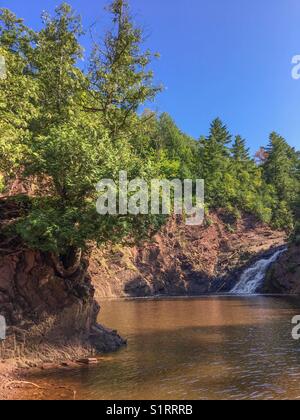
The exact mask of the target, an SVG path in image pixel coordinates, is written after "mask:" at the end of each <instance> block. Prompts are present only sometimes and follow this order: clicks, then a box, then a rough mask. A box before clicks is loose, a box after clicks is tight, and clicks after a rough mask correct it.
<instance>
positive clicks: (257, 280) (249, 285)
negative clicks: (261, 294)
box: [230, 248, 286, 295]
mask: <svg viewBox="0 0 300 420" xmlns="http://www.w3.org/2000/svg"><path fill="white" fill-rule="evenodd" d="M285 251H286V248H285V249H281V250H279V251H276V252H275V253H274V254H273V255H272V256H271V257H269V258H267V259H262V260H259V261H257V263H255V264H254V265H253V266H252V267H250V268H248V269H247V270H246V271H245V272H244V273H243V274H242V276H241V279H240V281H239V282H238V284H237V285H236V286H235V287H234V288H233V289H232V290H231V292H230V293H232V294H234V295H251V294H255V292H256V291H257V289H258V288H259V287H260V286H261V285H262V283H263V281H264V279H265V276H266V273H267V270H268V268H269V267H270V265H271V264H273V263H274V262H276V261H277V260H278V258H279V257H280V255H281V254H283V253H284V252H285Z"/></svg>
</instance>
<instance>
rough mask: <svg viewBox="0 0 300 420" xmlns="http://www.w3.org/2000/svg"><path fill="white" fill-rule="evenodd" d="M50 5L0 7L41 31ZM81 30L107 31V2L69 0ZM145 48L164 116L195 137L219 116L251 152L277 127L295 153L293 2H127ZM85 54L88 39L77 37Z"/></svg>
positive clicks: (297, 37) (8, 0)
mask: <svg viewBox="0 0 300 420" xmlns="http://www.w3.org/2000/svg"><path fill="white" fill-rule="evenodd" d="M58 3H59V2H58V1H53V0H40V1H36V0H27V1H26V2H25V1H24V0H1V7H7V8H9V9H11V10H13V11H14V12H15V13H16V14H17V15H19V16H20V17H23V18H25V21H26V23H27V24H28V25H31V26H33V27H35V28H38V27H39V26H40V20H39V16H40V12H41V10H50V11H51V10H53V8H54V6H55V5H57V4H58ZM69 3H70V4H71V5H73V6H74V8H76V9H77V11H78V12H79V13H80V14H82V16H83V21H84V25H85V27H89V25H91V24H93V23H95V22H97V24H98V28H99V33H100V32H101V29H102V28H103V29H105V28H107V20H106V18H105V17H104V16H105V13H104V12H103V7H104V6H105V5H106V4H107V0H84V1H83V0H69ZM130 3H131V6H132V10H133V13H134V16H135V19H136V21H138V22H139V23H140V24H142V26H143V27H144V28H145V31H146V34H147V40H146V46H147V47H150V48H151V49H152V50H154V51H158V52H160V54H161V58H160V59H159V60H158V61H157V62H155V64H154V65H153V68H154V71H155V75H156V80H157V81H158V82H162V83H163V84H164V86H165V91H164V93H162V94H161V95H159V97H158V98H157V100H156V102H155V104H154V105H153V108H154V109H156V110H157V111H159V112H163V111H166V112H169V113H170V114H171V115H172V117H173V118H174V119H175V121H176V122H177V124H178V125H179V126H180V128H181V129H182V130H184V131H185V132H187V133H188V134H191V135H193V136H194V137H197V138H198V137H199V136H200V135H201V134H206V133H207V132H208V128H209V123H210V121H211V120H212V119H213V118H215V117H216V116H220V117H221V118H222V119H223V120H224V122H225V123H226V124H227V125H228V126H229V127H230V130H231V131H232V132H233V134H237V133H240V134H241V135H242V136H244V137H245V138H247V140H248V143H249V145H250V146H251V149H252V151H253V152H254V151H255V150H256V149H257V148H258V147H259V146H261V145H265V144H266V143H267V141H268V135H269V133H270V132H271V131H273V130H275V131H278V132H279V133H281V134H282V135H283V136H285V137H286V138H287V140H288V141H289V143H290V144H292V145H293V146H295V147H296V148H298V149H300V118H299V116H300V80H298V81H296V80H293V79H292V77H291V70H292V64H291V60H292V57H293V56H294V55H297V54H300V1H299V0H226V1H225V0H131V2H130ZM83 44H84V46H85V47H86V49H87V50H88V49H89V45H90V41H89V39H88V37H86V38H85V39H84V40H83Z"/></svg>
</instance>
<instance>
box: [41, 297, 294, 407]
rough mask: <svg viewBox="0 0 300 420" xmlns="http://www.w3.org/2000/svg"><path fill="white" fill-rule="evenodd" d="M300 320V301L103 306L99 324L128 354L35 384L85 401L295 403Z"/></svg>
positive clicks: (140, 302)
mask: <svg viewBox="0 0 300 420" xmlns="http://www.w3.org/2000/svg"><path fill="white" fill-rule="evenodd" d="M297 314H300V300H299V299H296V298H285V297H262V296H253V297H247V298H243V297H210V298H199V299H190V298H188V299H163V300H146V299H145V300H144V299H141V300H113V301H104V302H102V311H101V318H100V320H101V322H102V323H103V324H104V325H107V326H109V327H111V328H115V329H117V330H118V331H119V332H120V334H121V335H123V336H124V337H126V338H127V339H128V346H127V348H124V349H122V350H121V351H119V352H117V353H115V354H112V355H109V356H107V357H105V359H104V360H103V361H102V362H101V363H100V364H99V365H97V366H94V367H87V368H80V369H75V370H66V371H62V372H47V373H43V374H39V375H38V377H37V376H35V378H33V379H35V380H43V381H47V382H48V383H50V384H51V383H55V384H61V385H65V386H70V387H72V388H76V389H77V392H78V397H79V398H81V399H125V400H126V399H139V400H143V399H169V400H173V399H180V400H184V399H275V398H276V399H287V398H288V399H296V398H300V341H298V342H297V341H294V340H293V339H292V336H291V331H292V325H291V319H292V317H293V316H294V315H297ZM41 375H42V376H41ZM56 397H58V396H56Z"/></svg>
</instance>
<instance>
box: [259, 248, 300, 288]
mask: <svg viewBox="0 0 300 420" xmlns="http://www.w3.org/2000/svg"><path fill="white" fill-rule="evenodd" d="M263 292H264V293H279V294H300V246H299V244H298V245H297V244H291V245H290V246H289V248H288V250H287V252H285V253H284V254H283V255H282V256H281V257H280V258H279V260H278V261H277V262H276V263H275V264H274V265H273V266H272V267H271V268H270V270H269V272H268V273H267V277H266V281H265V286H264V288H263Z"/></svg>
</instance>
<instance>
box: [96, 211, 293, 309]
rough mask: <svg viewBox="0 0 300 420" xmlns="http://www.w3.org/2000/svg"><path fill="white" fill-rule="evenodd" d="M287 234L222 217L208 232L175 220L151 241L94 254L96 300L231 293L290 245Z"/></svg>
mask: <svg viewBox="0 0 300 420" xmlns="http://www.w3.org/2000/svg"><path fill="white" fill-rule="evenodd" d="M286 239H287V238H286V234H285V233H284V232H278V231H277V232H274V231H272V230H271V229H270V227H268V226H266V225H264V224H262V223H260V222H258V221H257V220H256V219H255V218H254V217H252V216H249V215H245V216H244V217H243V218H241V219H240V220H238V221H234V220H232V219H231V218H230V217H229V216H228V215H227V214H226V213H225V212H222V211H219V212H215V213H213V214H211V215H209V216H207V218H206V221H205V224H204V225H203V226H187V225H186V224H185V223H184V222H183V221H182V220H181V219H180V218H173V219H171V220H170V221H169V222H168V224H167V225H166V226H165V227H164V228H163V229H162V230H161V231H160V232H159V233H158V234H157V235H155V236H154V237H153V238H152V240H151V241H148V242H143V243H141V244H139V245H134V246H111V247H103V248H102V249H99V248H94V250H93V252H92V255H91V259H90V265H89V273H90V276H91V278H92V280H93V284H94V286H95V288H96V298H97V300H99V301H100V300H101V298H103V297H120V296H132V297H145V296H155V295H197V294H205V293H213V292H226V291H229V290H230V289H231V288H232V287H233V285H234V284H235V283H236V281H237V280H238V278H239V276H240V274H241V270H243V269H244V268H245V267H247V265H248V264H252V263H253V262H255V260H257V259H259V258H261V257H262V256H265V255H266V253H267V254H268V253H270V252H272V250H273V249H275V248H277V247H280V246H282V245H283V244H284V243H285V242H286Z"/></svg>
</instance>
